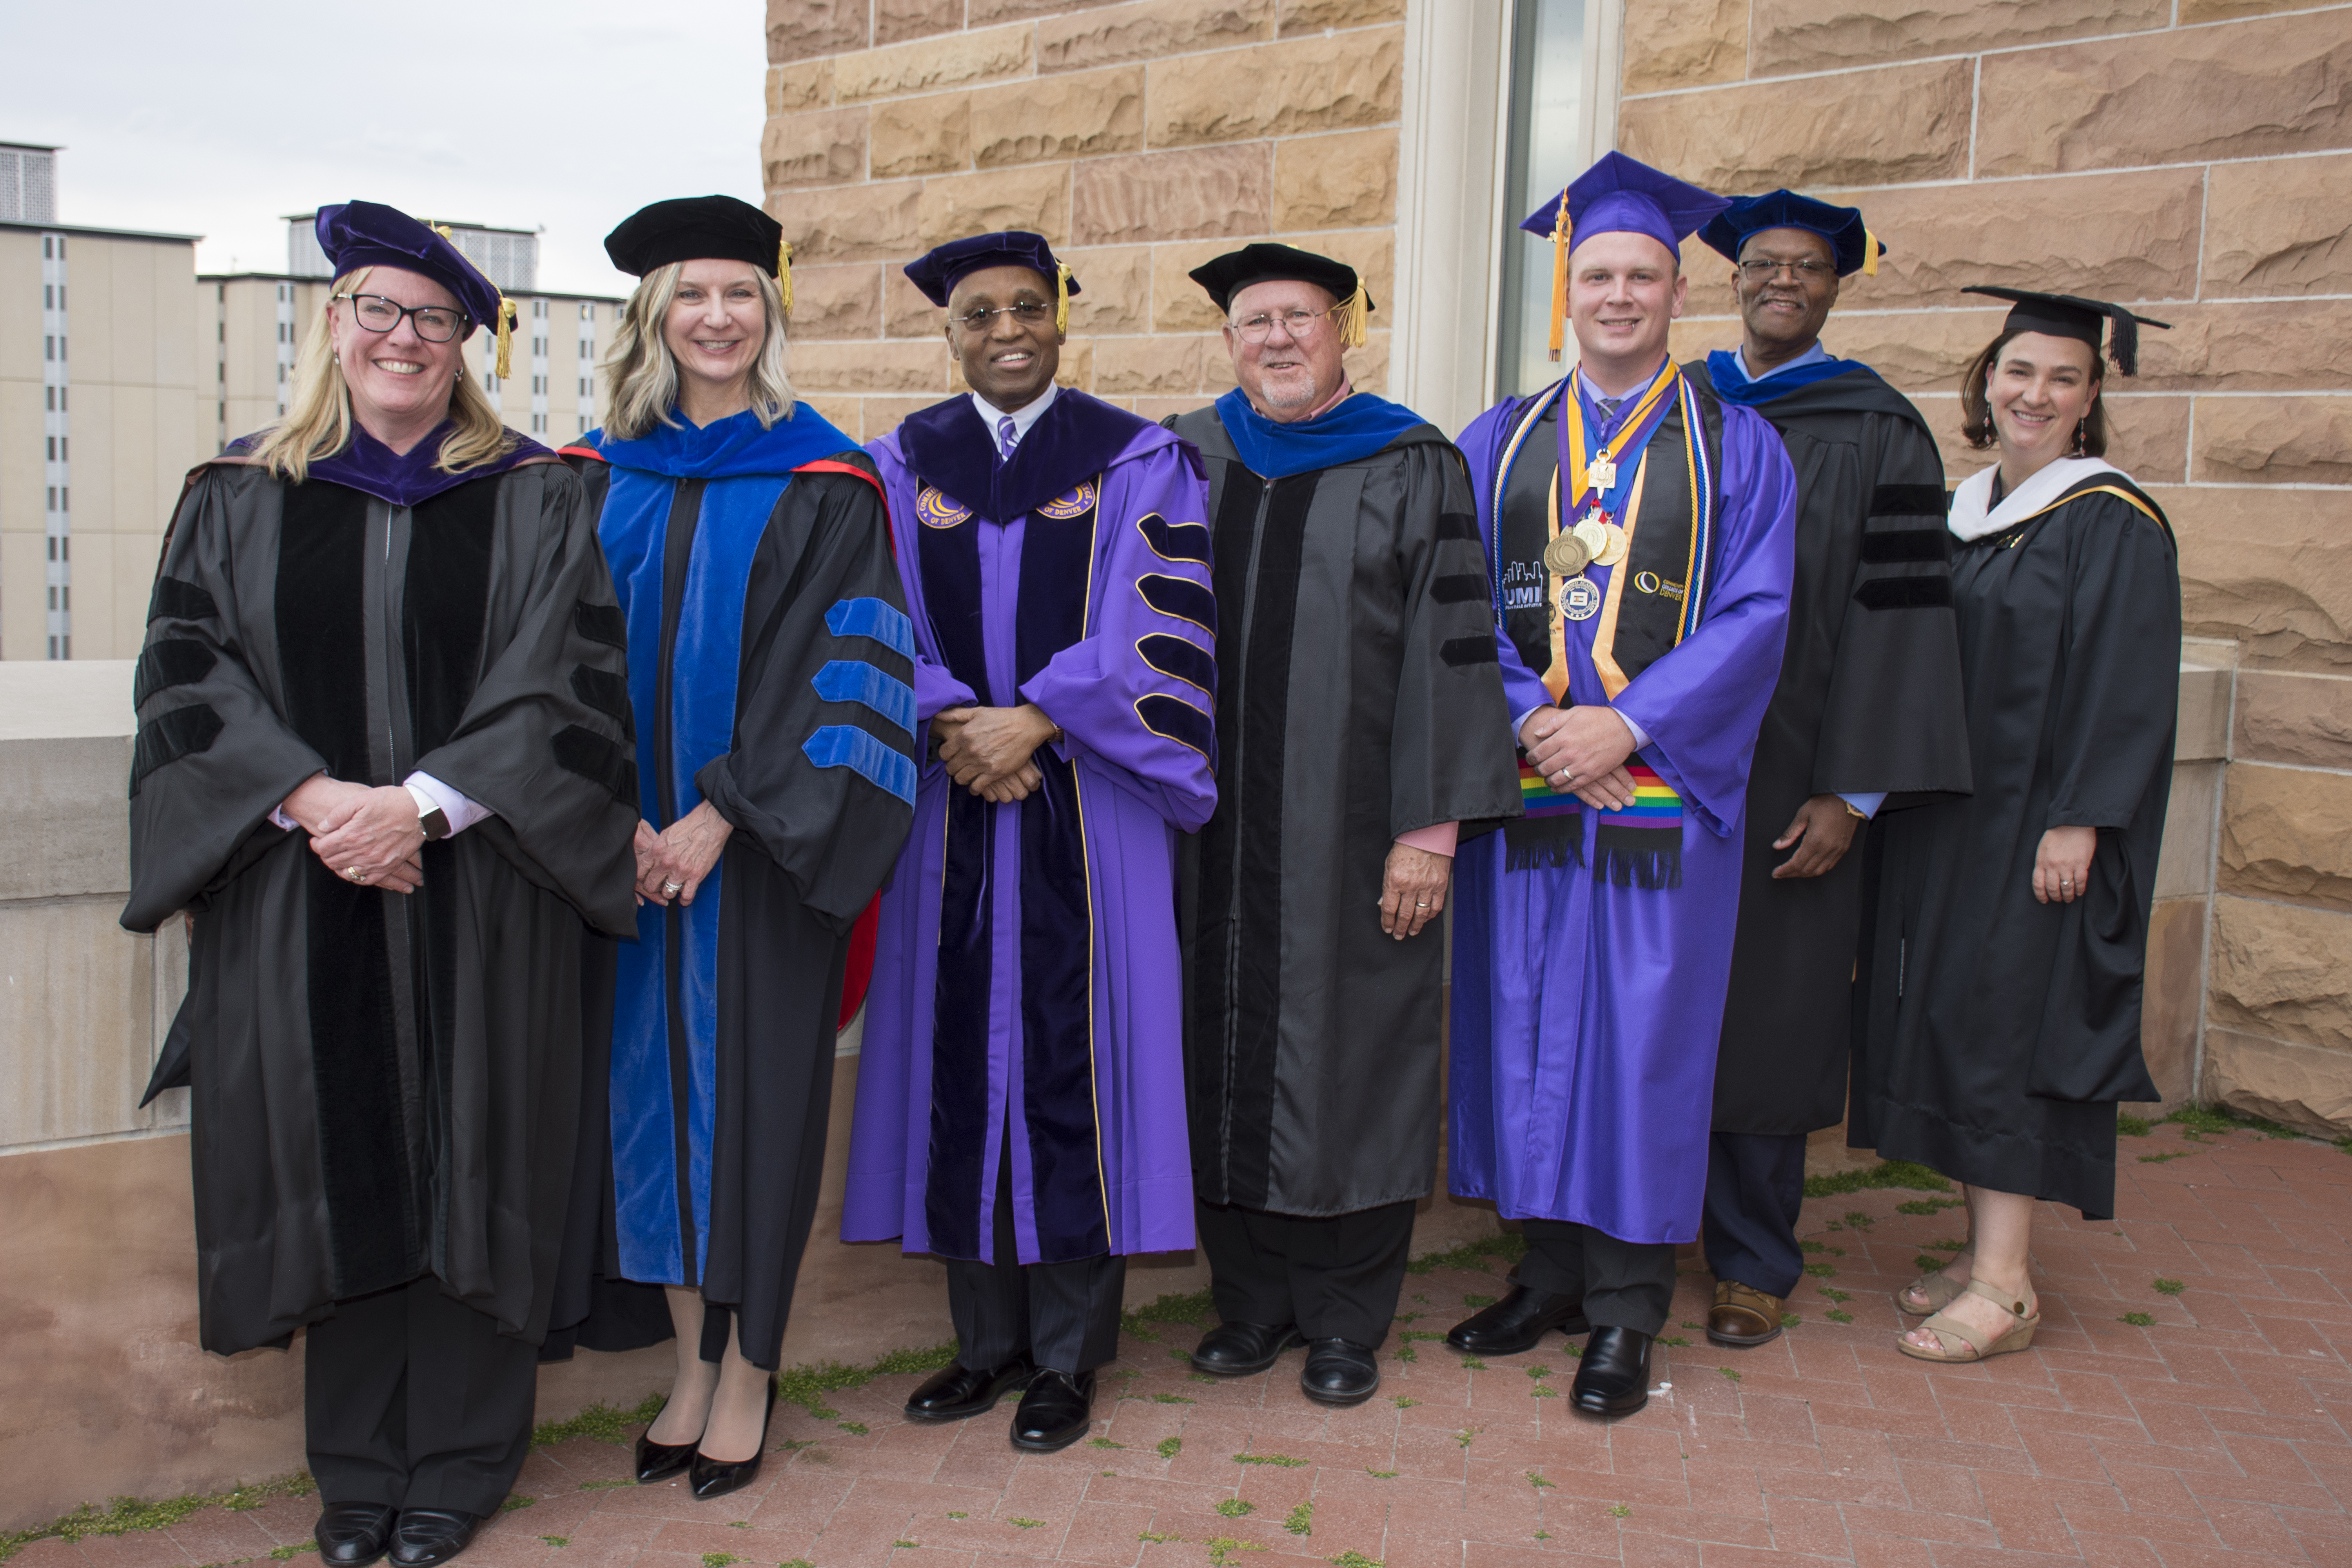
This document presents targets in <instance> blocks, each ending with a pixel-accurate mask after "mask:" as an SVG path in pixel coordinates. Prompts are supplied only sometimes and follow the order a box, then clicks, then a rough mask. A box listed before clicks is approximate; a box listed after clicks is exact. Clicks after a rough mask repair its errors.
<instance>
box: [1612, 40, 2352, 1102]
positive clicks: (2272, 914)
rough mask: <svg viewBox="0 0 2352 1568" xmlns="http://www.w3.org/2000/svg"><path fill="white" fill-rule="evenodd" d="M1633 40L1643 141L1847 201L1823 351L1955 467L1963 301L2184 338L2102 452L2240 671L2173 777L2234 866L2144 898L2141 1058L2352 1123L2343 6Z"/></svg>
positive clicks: (2209, 633) (1699, 307) (2145, 345)
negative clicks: (2197, 751)
mask: <svg viewBox="0 0 2352 1568" xmlns="http://www.w3.org/2000/svg"><path fill="white" fill-rule="evenodd" d="M1624 53H1625V68H1624V83H1623V85H1624V91H1625V97H1624V99H1623V101H1622V110H1621V119H1620V145H1622V147H1623V148H1624V150H1625V151H1626V152H1628V153H1633V154H1634V155H1635V156H1637V157H1642V158H1645V159H1649V160H1651V161H1653V162H1655V163H1660V164H1662V165H1663V166H1664V167H1666V168H1668V169H1671V170H1672V171H1674V172H1675V173H1676V174H1682V175H1685V176H1686V177H1688V178H1690V179H1694V180H1697V181H1700V182H1702V183H1704V184H1708V185H1711V186H1713V187H1714V188H1717V189H1719V190H1726V191H1741V192H1745V191H1754V190H1762V189H1769V188H1770V187H1771V186H1773V185H1776V184H1790V185H1795V186H1801V187H1803V188H1806V189H1809V190H1811V191H1814V192H1816V193H1817V194H1820V195H1825V196H1830V197H1832V198H1833V199H1837V200H1841V201H1845V202H1851V203H1853V204H1854V205H1859V206H1860V207H1861V208H1862V209H1863V211H1864V214H1865V215H1866V216H1867V217H1868V218H1869V220H1870V222H1871V225H1872V226H1873V227H1874V229H1876V231H1877V232H1878V233H1879V234H1880V235H1881V236H1882V237H1885V240H1886V243H1887V245H1888V246H1889V247H1891V254H1889V255H1888V257H1887V258H1886V259H1885V262H1884V263H1882V265H1881V268H1880V271H1879V275H1878V276H1877V277H1876V278H1874V279H1870V278H1861V277H1856V278H1853V279H1847V283H1846V288H1845V291H1844V294H1843V300H1842V301H1841V307H1840V310H1839V312H1838V314H1837V316H1836V317H1835V318H1833V320H1832V323H1831V329H1830V331H1829V332H1828V333H1827V341H1828V342H1829V344H1830V347H1831V348H1832V351H1833V352H1835V353H1844V354H1849V355H1853V356H1854V357H1857V358H1861V359H1864V360H1867V361H1869V362H1870V363H1872V364H1874V365H1875V366H1876V367H1877V368H1878V369H1879V371H1880V372H1881V373H1882V374H1885V376H1886V377H1887V379H1888V380H1890V381H1892V382H1893V383H1895V385H1897V386H1899V387H1901V388H1902V389H1903V390H1904V391H1905V392H1906V393H1908V394H1909V395H1911V396H1912V397H1913V398H1914V399H1915V400H1916V401H1917V403H1918V404H1919V405H1920V406H1921V408H1922V409H1923V410H1924V411H1925V412H1926V413H1927V416H1928V417H1929V419H1930V421H1931V422H1932V423H1934V424H1935V425H1936V426H1937V429H1938V434H1939V435H1940V436H1941V437H1942V438H1943V441H1944V449H1945V457H1946V460H1947V462H1948V464H1949V467H1950V471H1951V473H1952V475H1953V477H1954V478H1958V477H1960V476H1963V475H1965V474H1968V473H1970V472H1973V471H1975V470H1976V469H1977V468H1979V467H1981V466H1982V465H1983V463H1984V461H1985V458H1984V457H1983V456H1982V455H1981V454H1979V453H1975V452H1972V451H1970V450H1969V448H1968V447H1966V446H1965V445H1964V444H1963V443H1962V441H1961V440H1960V438H1959V437H1958V433H1957V432H1956V431H1955V430H1954V429H1953V428H1952V426H1955V425H1956V424H1957V423H1958V376H1959V373H1960V371H1961V369H1962V367H1963V366H1964V365H1965V364H1966V363H1967V361H1968V359H1969V357H1970V356H1971V355H1972V354H1973V353H1975V352H1976V351H1977V350H1978V349H1979V348H1980V347H1981V346H1982V345H1983V344H1984V342H1986V341H1987V340H1988V339H1989V338H1990V336H1991V335H1992V333H1993V332H1994V331H1996V330H1998V328H1999V326H2000V319H2001V316H2000V310H1999V309H1997V308H1995V309H1984V308H1980V304H1979V301H1975V300H1969V299H1968V298H1967V297H1964V296H1962V295H1960V294H1959V293H1958V289H1959V288H1960V287H1961V286H1962V285H1963V284H1968V283H1996V284H2007V285H2011V286H2014V287H2022V288H2039V289H2052V290H2057V291H2062V292H2067V293H2078V294H2088V295H2095V296H2097V297H2100V298H2105V299H2113V300H2126V301H2131V302H2133V303H2134V305H2135V308H2136V309H2137V310H2139V311H2140V312H2141V313H2142V314H2144V315H2148V316H2153V317H2155V318H2157V319H2158V320H2159V321H2169V322H2171V323H2172V330H2171V331H2144V332H2143V333H2142V336H2141V340H2140V342H2141V354H2140V367H2141V374H2140V375H2139V376H2138V377H2137V379H2136V380H2132V381H2120V380H2116V381H2111V383H2110V385H2109V387H2108V395H2109V396H2110V398H2111V399H2112V403H2111V408H2110V413H2111V416H2112V417H2113V419H2114V421H2115V425H2116V431H2117V439H2116V445H2115V448H2114V450H2113V451H2112V452H2111V453H2110V456H2111V457H2112V458H2114V459H2115V460H2116V462H2117V463H2118V464H2119V465H2120V466H2122V467H2123V468H2127V469H2128V470H2130V471H2131V472H2132V473H2133V474H2134V475H2136V476H2137V478H2138V479H2140V480H2141V481H2142V482H2143V483H2144V484H2146V485H2147V486H2148V487H2149V489H2150V490H2151V492H2152V493H2153V494H2154V495H2155V496H2156V497H2157V498H2158V500H2159V501H2160V502H2161V503H2162V504H2163V505H2164V507H2165V509H2166V510H2167V511H2168V513H2169V514H2170V516H2171V518H2172V521H2173V523H2174V526H2175V527H2176V529H2177V530H2178V531H2179V542H2180V561H2181V578H2182V595H2183V609H2184V612H2185V621H2186V627H2187V630H2188V633H2189V636H2190V637H2192V638H2210V639H2219V644H2217V645H2216V646H2222V645H2226V644H2229V643H2234V644H2236V646H2237V659H2236V667H2235V671H2234V674H2233V676H2231V678H2230V683H2229V687H2228V689H2227V693H2226V702H2225V707H2226V708H2227V709H2228V710H2230V712H2231V719H2230V724H2229V734H2228V737H2227V745H2226V747H2223V748H2221V749H2220V750H2216V751H2214V752H2212V753H2211V754H2212V755H2213V756H2214V757H2215V758H2217V759H2223V760H2220V761H2216V762H2214V763H2211V764H2210V775H2209V774H2200V773H2193V772H2192V771H2191V770H2189V768H2188V767H2186V766H2184V767H2183V768H2182V769H2180V770H2178V771H2177V772H2176V784H2175V792H2174V796H2173V811H2174V814H2175V816H2176V817H2179V816H2183V815H2184V814H2185V815H2196V814H2199V813H2211V814H2214V815H2213V816H2209V817H2207V818H2206V821H2207V822H2213V823H2217V824H2218V828H2219V844H2220V847H2219V851H2218V854H2217V856H2216V858H2215V864H2214V865H2213V867H2212V868H2211V871H2210V876H2207V875H2204V874H2201V873H2200V875H2199V876H2198V878H2197V879H2196V881H2197V885H2196V886H2195V887H2183V886H2179V885H2178V884H2177V883H2176V885H2174V886H2170V887H2168V888H2167V889H2160V892H2163V893H2165V894H2167V895H2168V898H2167V902H2166V904H2165V905H2164V906H2162V907H2160V908H2159V912H2158V933H2157V934H2158V941H2157V942H2156V944H2155V952H2153V953H2152V955H2151V959H2152V968H2153V971H2154V972H2153V973H2151V977H2150V989H2149V1037H2148V1047H2149V1055H2150V1058H2151V1060H2152V1061H2157V1060H2159V1059H2160V1060H2162V1061H2163V1062H2164V1063H2166V1064H2167V1067H2168V1068H2171V1067H2172V1064H2178V1063H2180V1062H2181V1061H2182V1060H2183V1058H2184V1053H2185V1055H2186V1058H2187V1060H2188V1063H2189V1070H2190V1071H2191V1072H2192V1073H2194V1074H2197V1075H2199V1076H2198V1078H2197V1083H2198V1091H2199V1092H2200V1093H2201V1094H2202V1095H2204V1096H2205V1097H2207V1098H2218V1099H2221V1100H2225V1101H2227V1102H2229V1103H2231V1104H2233V1105H2237V1106H2239V1107H2242V1108H2243V1109H2245V1110H2252V1111H2255V1112H2259V1113H2261V1114H2263V1115H2267V1116H2273V1117H2276V1118H2279V1119H2280V1120H2283V1121H2291V1122H2294V1123H2296V1124H2298V1125H2302V1126H2306V1127H2310V1128H2313V1129H2315V1130H2316V1129H2322V1128H2326V1129H2330V1130H2333V1131H2338V1132H2341V1131H2346V1130H2347V1129H2352V1004H2347V1001H2346V998H2347V995H2352V95H2347V93H2346V92H2345V91H2344V90H2343V85H2342V84H2343V82H2344V80H2345V79H2346V74H2347V71H2348V70H2352V9H2347V7H2345V6H2342V5H2336V6H2313V5H2298V4H2296V3H2295V0H2254V3H2246V0H2181V3H2180V4H2179V5H2172V4H2169V3H2168V0H1997V3H1994V4H1963V3H1962V0H1804V3H1800V0H1746V3H1743V0H1625V33H1624ZM1691 270H1692V272H1693V288H1692V304H1691V315H1690V318H1689V320H1688V321H1686V322H1685V326H1684V328H1683V329H1682V331H1681V332H1680V334H1679V336H1680V341H1681V343H1682V346H1683V347H1684V348H1685V349H1687V350H1692V351H1696V350H1701V349H1708V348H1716V347H1721V346H1726V345H1727V344H1728V343H1730V342H1733V341H1735V340H1736V339H1737V337H1738V323H1737V321H1735V320H1733V319H1732V317H1731V314H1730V311H1731V302H1730V292H1729V288H1728V273H1729V268H1727V267H1726V266H1724V265H1723V264H1722V263H1721V262H1719V261H1718V260H1717V258H1715V257H1714V256H1713V255H1712V253H1709V252H1706V251H1704V250H1700V251H1697V252H1696V256H1695V258H1693V264H1692V268H1691ZM2193 646H2195V645H2192V647H2193ZM2182 706H2183V711H2184V715H2185V714H2186V713H2187V711H2188V710H2189V700H2188V699H2187V697H2186V696H2185V695H2184V699H2183V705H2182ZM2182 869H2183V871H2184V872H2185V868H2182ZM2179 874H2182V873H2181V872H2173V873H2168V876H2176V877H2177V876H2178V875H2179ZM2175 905H2178V906H2179V907H2178V908H2174V907H2173V906H2175ZM2198 969H2201V970H2202V973H2203V979H2204V981H2205V982H2206V983H2205V984H2199V985H2196V986H2189V985H2187V984H2186V977H2187V975H2188V973H2189V972H2190V971H2192V970H2198ZM2175 1070H2177V1069H2175ZM2159 1076H2160V1077H2163V1076H2165V1075H2164V1074H2163V1073H2160V1074H2159ZM2167 1088H2168V1093H2169V1092H2170V1084H2169V1083H2168V1085H2167Z"/></svg>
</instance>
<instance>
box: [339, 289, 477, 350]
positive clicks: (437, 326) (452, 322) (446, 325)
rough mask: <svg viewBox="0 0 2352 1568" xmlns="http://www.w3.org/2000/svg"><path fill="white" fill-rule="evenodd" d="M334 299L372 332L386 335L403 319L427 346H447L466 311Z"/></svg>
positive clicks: (366, 298)
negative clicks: (349, 306)
mask: <svg viewBox="0 0 2352 1568" xmlns="http://www.w3.org/2000/svg"><path fill="white" fill-rule="evenodd" d="M333 298H335V299H337V300H350V301H351V302H352V316H353V317H354V318H356V319H357V320H358V321H359V324H360V325H361V326H362V327H365V328H366V329H367V330H368V331H371V332H388V331H392V329H393V328H394V327H396V326H398V325H400V319H401V318H402V317H403V316H405V317H407V318H408V319H409V321H410V322H411V323H412V324H414V325H415V328H416V335H417V336H418V337H420V338H423V339H424V340H425V342H428V343H446V342H448V341H449V340H450V339H451V338H454V337H456V336H457V329H458V328H460V327H462V326H464V325H465V324H466V312H465V311H463V310H449V309H448V308H447V307H446V306H442V305H404V304H402V303H401V302H400V301H399V300H387V299H385V298H384V297H383V295H381V294H337V295H335V296H333Z"/></svg>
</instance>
